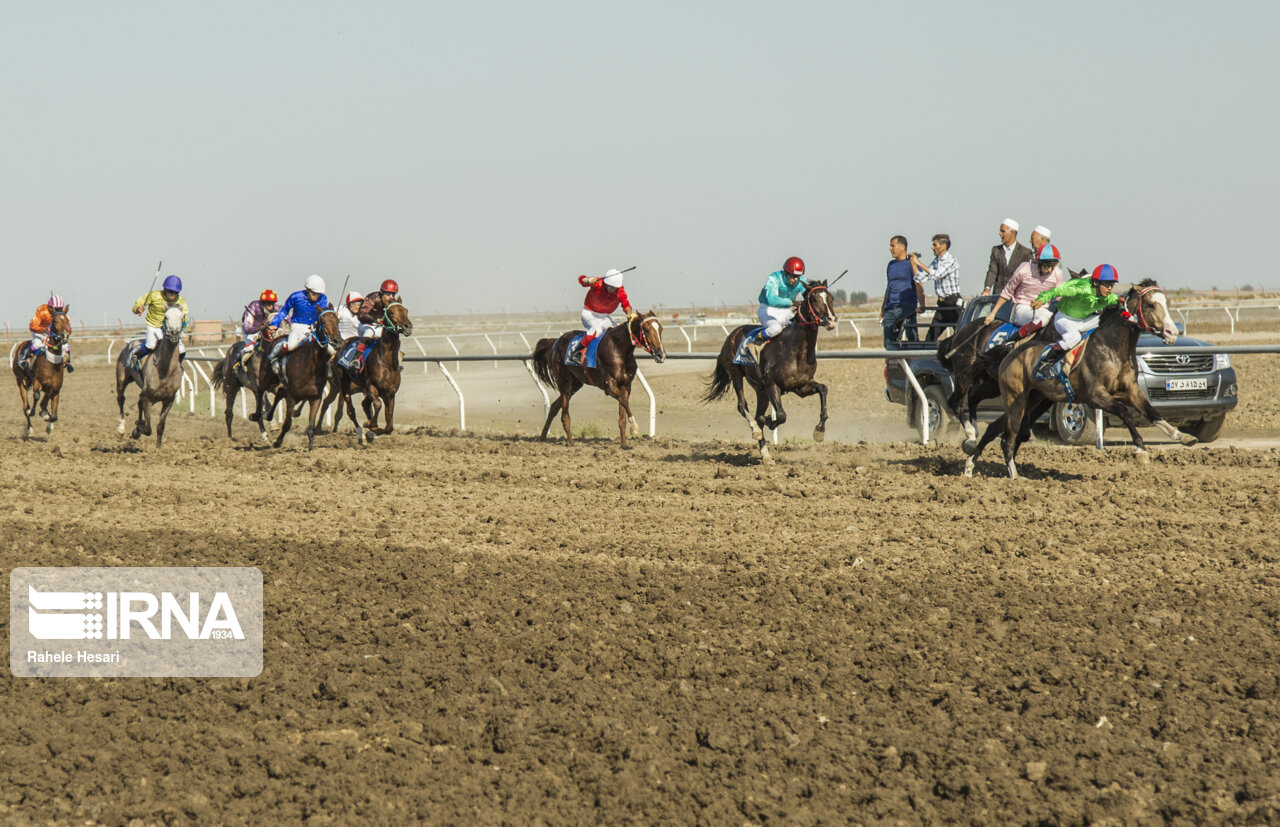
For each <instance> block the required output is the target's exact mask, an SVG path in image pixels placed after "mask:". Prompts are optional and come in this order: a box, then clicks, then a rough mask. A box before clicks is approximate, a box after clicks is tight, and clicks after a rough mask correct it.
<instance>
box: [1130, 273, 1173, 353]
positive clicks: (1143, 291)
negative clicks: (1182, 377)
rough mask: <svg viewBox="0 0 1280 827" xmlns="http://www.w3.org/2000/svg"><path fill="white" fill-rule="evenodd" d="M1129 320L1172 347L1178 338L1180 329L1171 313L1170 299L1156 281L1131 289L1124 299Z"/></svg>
mask: <svg viewBox="0 0 1280 827" xmlns="http://www.w3.org/2000/svg"><path fill="white" fill-rule="evenodd" d="M1124 308H1125V310H1127V311H1128V313H1129V318H1130V319H1131V320H1133V321H1134V323H1135V324H1137V325H1138V327H1139V328H1141V329H1142V330H1144V331H1146V332H1147V333H1154V334H1155V335H1157V336H1159V337H1160V338H1161V339H1163V340H1164V343H1165V344H1166V345H1171V344H1173V343H1174V341H1176V340H1177V338H1178V328H1177V327H1175V326H1174V324H1173V314H1172V313H1170V312H1169V299H1168V297H1166V296H1165V294H1164V289H1163V288H1161V287H1160V285H1159V284H1156V280H1155V279H1144V280H1143V281H1142V282H1141V283H1139V284H1136V285H1134V286H1133V287H1132V288H1130V289H1129V293H1128V295H1127V296H1125V299H1124Z"/></svg>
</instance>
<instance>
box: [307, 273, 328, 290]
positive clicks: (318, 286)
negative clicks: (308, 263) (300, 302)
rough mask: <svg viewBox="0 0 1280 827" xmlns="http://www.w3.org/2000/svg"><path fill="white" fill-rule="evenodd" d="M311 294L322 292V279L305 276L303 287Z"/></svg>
mask: <svg viewBox="0 0 1280 827" xmlns="http://www.w3.org/2000/svg"><path fill="white" fill-rule="evenodd" d="M303 287H306V288H307V289H308V290H310V291H311V292H313V293H323V292H324V279H322V278H320V277H319V276H307V282H306V284H304V285H303Z"/></svg>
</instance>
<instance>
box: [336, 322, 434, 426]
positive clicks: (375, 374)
mask: <svg viewBox="0 0 1280 827" xmlns="http://www.w3.org/2000/svg"><path fill="white" fill-rule="evenodd" d="M381 324H382V335H381V336H380V337H379V338H378V339H377V341H375V342H374V343H373V346H372V347H371V348H370V349H369V352H368V353H367V354H366V355H365V363H364V370H362V371H360V373H359V374H356V375H352V373H351V372H350V371H348V370H346V369H345V368H343V367H341V366H340V365H339V364H338V358H339V357H338V355H335V356H334V358H333V359H332V360H330V362H329V395H328V396H326V397H325V400H324V407H322V408H321V409H320V416H321V418H323V417H324V412H325V410H327V409H328V407H329V403H330V402H332V401H333V400H334V398H335V397H337V398H338V409H337V411H336V412H335V413H334V416H333V430H334V431H335V432H336V431H337V430H338V422H340V421H341V420H342V408H343V405H344V404H345V405H346V409H347V415H348V416H350V417H351V422H352V424H354V425H355V426H356V439H357V441H358V442H359V444H361V445H364V444H365V437H366V431H367V433H368V438H369V439H372V438H373V437H374V435H375V434H389V433H391V430H392V428H394V427H395V424H394V423H395V412H396V391H398V390H399V389H400V336H401V335H402V334H403V335H405V336H410V335H412V334H413V322H411V321H410V320H409V311H408V310H406V309H405V306H404V305H403V304H401V303H400V302H398V301H394V302H392V303H390V304H388V305H387V306H386V307H384V308H383V309H382V319H381ZM352 341H354V340H353V339H348V340H347V341H345V342H343V343H342V347H339V348H338V354H339V355H340V354H341V353H342V351H343V350H344V349H345V348H346V346H347V344H348V343H350V342H352ZM356 392H359V393H362V394H364V399H363V400H361V403H360V407H362V408H364V413H365V416H366V417H367V418H366V420H365V423H364V427H363V428H361V427H360V420H358V419H357V418H356V409H355V405H353V404H352V403H351V396H352V394H354V393H356ZM384 403H385V405H386V408H387V420H386V426H385V427H382V428H379V427H378V414H379V413H380V412H381V411H382V407H383V405H384Z"/></svg>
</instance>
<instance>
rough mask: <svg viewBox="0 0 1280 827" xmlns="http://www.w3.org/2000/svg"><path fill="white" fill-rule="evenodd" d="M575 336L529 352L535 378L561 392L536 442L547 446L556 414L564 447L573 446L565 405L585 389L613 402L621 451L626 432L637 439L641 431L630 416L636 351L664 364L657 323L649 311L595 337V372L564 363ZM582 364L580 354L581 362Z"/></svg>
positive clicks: (567, 335) (544, 341) (572, 332)
mask: <svg viewBox="0 0 1280 827" xmlns="http://www.w3.org/2000/svg"><path fill="white" fill-rule="evenodd" d="M579 333H581V331H578V330H570V331H569V332H567V333H562V334H561V335H560V338H558V339H539V340H538V344H537V345H535V346H534V348H533V370H534V373H536V374H537V376H538V378H539V379H541V380H542V381H543V382H545V383H546V384H548V385H550V386H551V387H553V388H555V389H556V390H558V391H559V392H560V396H558V397H557V398H556V401H554V402H552V403H551V410H550V411H548V412H547V421H546V423H545V424H544V425H543V426H542V436H541V437H539V439H542V440H546V438H547V431H549V430H551V421H552V420H553V419H555V417H556V414H557V413H559V414H560V423H561V425H563V426H564V435H565V437H567V438H568V441H569V444H570V445H572V444H573V430H572V428H571V424H572V423H571V421H570V419H569V399H570V398H571V397H572V396H573V395H574V394H575V393H577V392H578V390H579V389H580V388H581V387H582V386H583V385H584V384H587V385H595V386H596V387H598V388H600V390H602V391H604V392H605V394H606V395H608V396H612V397H613V398H614V399H616V400H618V433H619V434H621V436H622V447H623V448H626V447H627V431H628V430H630V432H631V433H632V434H635V435H637V436H638V435H639V434H640V426H639V425H637V424H636V418H635V417H634V416H633V415H632V413H631V381H632V380H633V379H635V377H636V356H635V353H636V348H637V347H642V348H644V349H645V351H647V352H648V353H649V355H650V356H652V357H653V358H654V361H656V362H658V363H659V364H661V363H662V362H664V361H666V358H667V352H666V351H665V350H663V348H662V322H660V321H658V318H657V317H656V316H654V315H653V311H649V312H648V313H645V314H644V315H643V316H636V317H634V318H632V319H630V320H628V321H627V323H626V324H622V325H618V326H617V327H611V328H609V329H608V330H606V331H605V332H604V333H602V334H600V339H601V341H600V345H599V347H598V348H597V349H596V365H597V367H594V368H584V367H581V366H579V365H566V364H565V363H564V354H565V351H566V350H567V349H568V347H569V341H570V340H571V339H572V338H573V337H574V336H577V335H578V334H579ZM585 358H586V354H585V353H584V354H583V359H584V360H585Z"/></svg>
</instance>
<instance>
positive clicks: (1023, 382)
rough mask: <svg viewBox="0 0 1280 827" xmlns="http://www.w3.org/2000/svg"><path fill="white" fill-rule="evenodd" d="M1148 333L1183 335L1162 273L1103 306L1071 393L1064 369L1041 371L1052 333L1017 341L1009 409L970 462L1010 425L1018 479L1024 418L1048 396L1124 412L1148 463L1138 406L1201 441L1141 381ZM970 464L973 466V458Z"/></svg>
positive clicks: (1003, 380)
mask: <svg viewBox="0 0 1280 827" xmlns="http://www.w3.org/2000/svg"><path fill="white" fill-rule="evenodd" d="M1143 332H1146V333H1153V334H1156V335H1158V336H1160V337H1161V338H1163V339H1164V341H1165V344H1172V343H1173V341H1174V340H1175V339H1177V337H1178V331H1177V328H1175V327H1174V324H1173V319H1172V317H1171V315H1170V313H1169V300H1168V298H1167V297H1166V296H1165V293H1164V290H1163V289H1162V288H1161V287H1160V285H1159V284H1157V283H1156V281H1155V280H1154V279H1146V280H1144V281H1143V282H1141V283H1140V284H1138V285H1136V286H1134V287H1132V288H1131V289H1130V290H1129V292H1128V293H1127V294H1126V295H1125V297H1124V299H1123V300H1122V302H1121V304H1119V305H1112V306H1110V307H1108V308H1107V309H1105V310H1103V311H1102V316H1101V318H1100V319H1099V321H1098V327H1097V329H1096V330H1095V331H1094V332H1093V333H1092V334H1091V335H1090V336H1089V337H1088V339H1086V340H1085V344H1084V350H1083V353H1082V355H1081V357H1080V360H1079V363H1078V364H1077V365H1076V366H1075V368H1074V369H1073V370H1072V371H1071V373H1070V374H1069V375H1068V382H1069V383H1070V386H1071V393H1070V394H1068V391H1067V389H1066V388H1065V387H1064V385H1063V384H1062V382H1061V381H1060V380H1059V379H1058V378H1057V375H1056V374H1055V375H1053V376H1050V377H1048V378H1045V379H1041V378H1038V377H1036V376H1035V365H1036V363H1037V361H1038V360H1039V358H1040V353H1041V351H1042V350H1043V348H1044V346H1045V345H1046V343H1047V342H1046V339H1044V338H1041V337H1036V338H1034V339H1029V340H1026V341H1024V342H1018V343H1016V344H1015V345H1014V347H1013V350H1012V352H1010V353H1009V354H1008V355H1007V356H1005V357H1004V359H1003V360H1002V361H1001V363H1000V393H1001V396H1002V397H1003V399H1004V406H1005V412H1004V414H1003V415H1002V416H1001V417H1000V418H999V419H997V420H996V421H995V422H992V423H991V425H989V426H988V427H987V430H986V432H985V433H983V435H982V439H981V440H980V441H979V442H978V443H977V445H975V446H972V447H971V446H970V445H969V443H967V442H966V444H965V445H964V451H965V453H966V454H968V455H969V462H972V460H974V459H976V458H977V457H978V455H979V454H981V453H982V449H983V448H985V447H986V446H987V444H988V443H990V442H991V440H992V439H994V438H995V436H996V434H997V433H999V432H1001V431H1003V446H1004V459H1005V465H1006V467H1007V468H1008V470H1009V477H1010V479H1017V478H1018V468H1017V464H1016V462H1015V460H1016V458H1017V454H1018V446H1019V445H1021V444H1022V442H1023V441H1025V439H1026V436H1025V435H1024V434H1025V432H1024V430H1023V427H1022V426H1023V421H1024V419H1026V418H1027V417H1028V416H1030V415H1033V414H1032V412H1033V411H1034V410H1035V409H1037V408H1039V407H1040V406H1042V405H1043V404H1044V403H1045V402H1046V401H1047V402H1050V403H1052V402H1066V401H1079V402H1082V403H1084V404H1087V405H1092V406H1093V407H1095V408H1099V409H1101V410H1103V411H1106V412H1107V413H1109V414H1112V415H1114V416H1116V417H1117V418H1118V419H1120V421H1121V422H1123V423H1124V425H1125V427H1126V428H1128V429H1129V436H1130V438H1131V439H1132V440H1133V444H1134V452H1135V454H1136V456H1137V457H1138V459H1139V460H1140V461H1141V462H1149V461H1150V458H1149V456H1148V454H1147V449H1146V446H1145V444H1144V443H1143V440H1142V435H1141V434H1139V433H1138V429H1137V426H1136V424H1135V423H1136V420H1135V419H1134V416H1133V412H1134V411H1138V412H1140V413H1141V414H1142V415H1143V416H1144V417H1146V419H1147V421H1149V422H1150V423H1151V424H1152V425H1154V426H1155V427H1157V428H1159V429H1160V430H1161V431H1163V432H1164V433H1165V435H1167V436H1168V437H1169V438H1170V439H1176V440H1178V441H1180V442H1181V443H1182V444H1184V445H1193V444H1195V442H1196V438H1195V437H1194V436H1192V435H1190V434H1186V433H1183V432H1182V431H1179V430H1178V429H1177V428H1175V427H1173V426H1172V425H1170V424H1169V422H1168V421H1166V420H1165V419H1164V418H1163V417H1161V416H1160V414H1159V413H1158V412H1157V411H1156V410H1155V408H1153V407H1152V405H1151V402H1150V401H1148V400H1147V397H1146V394H1144V393H1143V392H1142V388H1141V386H1139V384H1138V368H1137V349H1138V334H1139V333H1143ZM1063 358H1064V359H1065V358H1066V357H1065V356H1064V357H1063ZM966 466H967V467H971V466H969V463H968V462H967V463H966Z"/></svg>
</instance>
